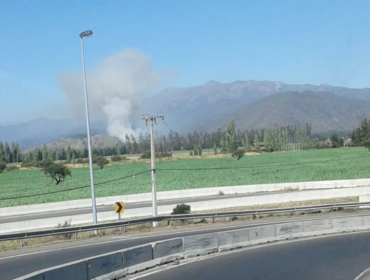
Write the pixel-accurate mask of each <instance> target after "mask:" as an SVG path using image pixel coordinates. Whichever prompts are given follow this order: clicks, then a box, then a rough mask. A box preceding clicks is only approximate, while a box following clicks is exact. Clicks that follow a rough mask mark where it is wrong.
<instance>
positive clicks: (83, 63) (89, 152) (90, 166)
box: [80, 30, 98, 235]
mask: <svg viewBox="0 0 370 280" xmlns="http://www.w3.org/2000/svg"><path fill="white" fill-rule="evenodd" d="M92 34H93V32H92V31H91V30H86V31H84V32H82V33H81V34H80V38H81V53H82V72H83V80H84V90H85V110H86V130H87V147H88V154H89V169H90V185H91V202H92V212H93V213H92V214H93V222H94V225H96V224H97V223H98V219H97V214H96V201H95V190H94V171H93V165H92V155H91V139H90V121H89V105H88V98H87V86H86V73H85V57H84V42H83V38H84V37H90V36H91V35H92ZM94 234H95V235H97V231H96V230H95V231H94Z"/></svg>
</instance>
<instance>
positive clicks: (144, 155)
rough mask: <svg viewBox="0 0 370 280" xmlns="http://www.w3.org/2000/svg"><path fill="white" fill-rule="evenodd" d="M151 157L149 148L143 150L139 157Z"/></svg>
mask: <svg viewBox="0 0 370 280" xmlns="http://www.w3.org/2000/svg"><path fill="white" fill-rule="evenodd" d="M150 157H151V152H150V151H149V150H147V151H145V152H144V153H143V154H142V155H141V157H140V158H145V159H148V158H150Z"/></svg>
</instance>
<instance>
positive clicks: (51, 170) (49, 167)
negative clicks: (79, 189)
mask: <svg viewBox="0 0 370 280" xmlns="http://www.w3.org/2000/svg"><path fill="white" fill-rule="evenodd" d="M41 171H42V172H44V174H45V175H46V176H49V177H50V178H52V179H53V180H54V181H55V184H56V185H58V184H59V183H61V182H63V180H64V179H65V177H67V176H72V175H71V171H70V170H69V168H68V167H67V166H65V165H63V164H61V163H55V162H53V161H50V162H48V163H47V164H44V165H43V167H42V169H41Z"/></svg>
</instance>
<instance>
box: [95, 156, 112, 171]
mask: <svg viewBox="0 0 370 280" xmlns="http://www.w3.org/2000/svg"><path fill="white" fill-rule="evenodd" d="M108 163H109V160H108V159H106V158H105V157H103V156H98V157H97V158H96V164H97V166H99V167H100V169H103V168H104V166H106V165H107V164H108Z"/></svg>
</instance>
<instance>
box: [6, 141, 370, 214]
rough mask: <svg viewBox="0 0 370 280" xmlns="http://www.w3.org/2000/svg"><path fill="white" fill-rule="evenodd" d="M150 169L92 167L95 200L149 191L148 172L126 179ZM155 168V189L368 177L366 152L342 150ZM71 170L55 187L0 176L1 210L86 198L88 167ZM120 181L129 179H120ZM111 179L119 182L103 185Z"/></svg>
mask: <svg viewBox="0 0 370 280" xmlns="http://www.w3.org/2000/svg"><path fill="white" fill-rule="evenodd" d="M149 168H150V164H149V163H148V162H132V163H129V162H126V163H122V164H116V165H112V166H107V167H105V168H104V169H103V170H98V169H94V180H95V184H96V186H95V193H96V196H97V197H103V196H111V195H121V194H133V193H144V192H150V191H151V189H150V173H149V172H147V173H144V174H141V175H138V176H135V177H132V176H130V175H132V174H136V173H139V172H143V171H148V170H149ZM156 168H157V172H156V176H157V190H158V191H166V190H179V189H191V188H204V187H217V186H229V185H248V184H262V183H279V182H303V181H320V180H337V179H338V180H339V179H357V178H368V177H369V173H370V153H369V151H368V150H367V149H365V148H340V149H323V150H312V151H300V152H290V153H272V154H260V155H250V156H245V157H243V158H242V159H241V160H239V161H237V160H236V159H234V158H231V157H225V158H202V159H200V158H197V159H178V160H166V161H158V162H157V163H156ZM162 169H163V170H162ZM164 169H172V170H164ZM176 169H185V170H176ZM207 169H209V170H207ZM71 171H72V177H68V178H67V179H66V181H65V182H63V183H61V184H60V185H58V186H56V185H54V184H53V182H52V180H51V179H50V178H48V177H46V176H45V175H44V174H43V173H42V172H40V171H39V170H36V169H35V170H19V171H8V172H4V173H2V174H0V191H1V192H0V207H4V206H13V205H24V204H34V203H44V202H54V201H64V200H73V199H81V198H90V197H91V194H90V185H89V184H90V182H89V170H88V168H87V167H86V168H71ZM123 177H128V178H126V179H120V178H123ZM114 179H120V180H117V181H114V182H109V183H103V182H106V181H109V180H114ZM100 183H102V184H100ZM81 186H87V187H86V188H82V189H78V190H73V191H67V192H60V193H55V194H49V195H42V196H41V195H40V196H34V197H28V198H17V199H11V200H4V198H9V197H20V196H26V195H33V194H39V193H48V192H53V191H59V190H65V189H69V188H74V187H81Z"/></svg>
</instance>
